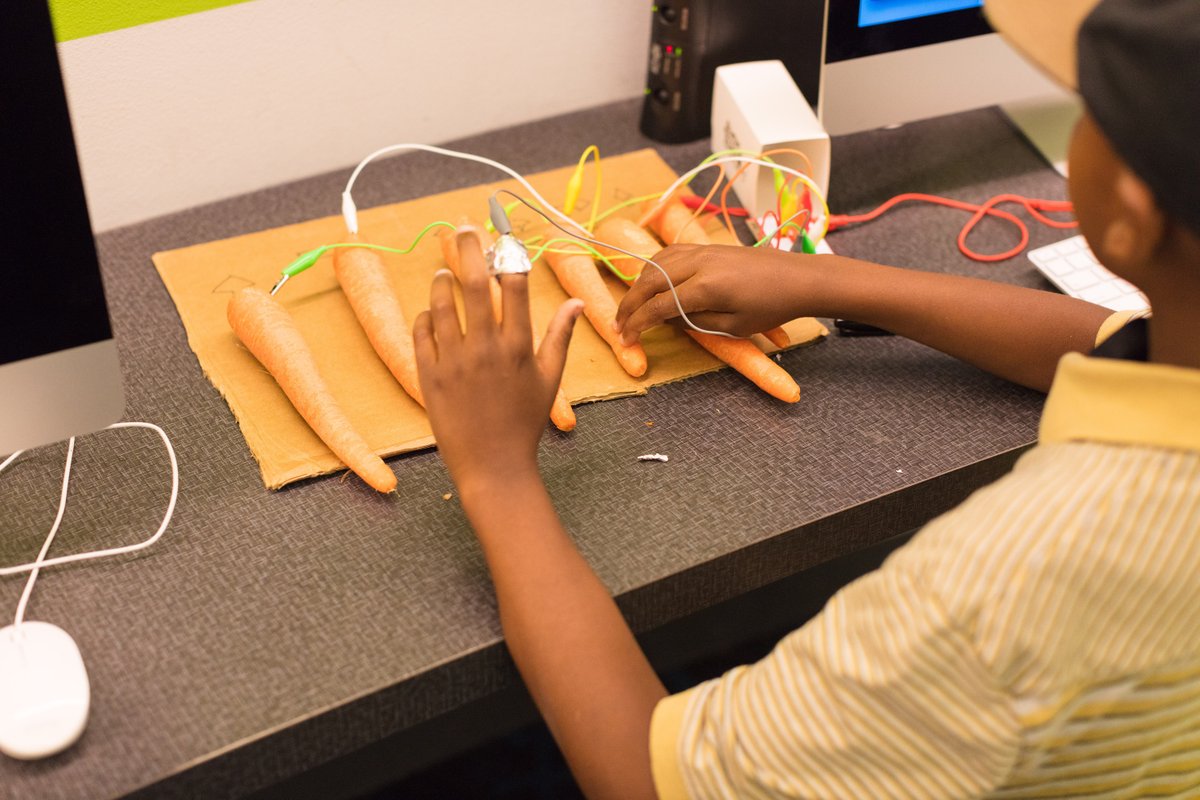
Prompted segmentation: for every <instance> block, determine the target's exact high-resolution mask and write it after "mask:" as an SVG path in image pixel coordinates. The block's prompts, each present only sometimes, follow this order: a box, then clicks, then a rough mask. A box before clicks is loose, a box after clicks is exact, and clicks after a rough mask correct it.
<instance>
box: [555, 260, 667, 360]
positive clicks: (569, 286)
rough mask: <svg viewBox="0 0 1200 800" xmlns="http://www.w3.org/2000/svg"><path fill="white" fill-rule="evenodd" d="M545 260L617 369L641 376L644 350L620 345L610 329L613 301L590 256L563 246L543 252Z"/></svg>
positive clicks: (636, 346) (614, 310)
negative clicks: (608, 349) (612, 356)
mask: <svg viewBox="0 0 1200 800" xmlns="http://www.w3.org/2000/svg"><path fill="white" fill-rule="evenodd" d="M555 250H558V251H561V252H554V251H555ZM546 259H547V261H549V262H550V268H551V269H552V270H554V275H555V276H556V277H557V278H558V282H559V283H560V284H561V285H562V287H563V289H564V290H565V291H566V293H567V294H569V295H571V297H577V298H579V299H580V300H582V301H583V313H584V314H586V315H587V318H588V322H590V323H592V327H593V328H595V329H596V333H598V334H600V336H601V338H603V339H604V341H606V342H608V346H609V347H611V348H612V351H613V353H614V354H615V355H616V357H617V361H618V362H619V363H620V364H621V367H622V368H623V369H624V370H625V371H626V372H628V373H629V374H630V375H632V376H633V377H635V378H640V377H641V376H642V375H645V374H646V351H645V350H643V349H642V346H641V345H640V344H634V345H624V344H622V343H621V337H620V336H618V335H617V334H616V332H614V331H613V329H612V323H613V320H614V319H615V318H616V316H617V301H616V300H614V299H613V296H612V294H611V293H610V292H609V291H608V286H607V285H605V283H604V278H603V277H601V275H600V271H599V270H598V269H597V268H596V262H595V261H593V260H592V257H591V255H590V254H588V252H587V251H586V250H584V249H583V248H581V247H579V246H578V245H573V244H564V245H562V246H558V247H555V248H553V249H551V250H547V251H546Z"/></svg>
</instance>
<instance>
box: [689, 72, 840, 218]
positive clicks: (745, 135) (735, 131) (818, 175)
mask: <svg viewBox="0 0 1200 800" xmlns="http://www.w3.org/2000/svg"><path fill="white" fill-rule="evenodd" d="M712 148H713V152H714V153H716V152H720V151H722V150H732V149H740V150H749V151H751V152H754V153H762V152H765V151H768V150H773V149H775V148H788V149H791V150H799V151H800V152H802V153H804V154H805V155H806V156H808V158H809V160H811V161H812V172H811V173H808V170H807V165H806V164H805V163H804V160H803V159H801V158H800V157H799V156H796V155H792V154H780V155H778V156H771V159H772V160H773V161H777V162H779V163H780V164H781V165H783V166H785V167H790V168H792V169H794V170H797V171H799V172H804V173H806V174H808V175H809V177H810V178H812V180H813V182H814V183H815V184H817V186H818V187H820V189H821V193H822V194H825V193H827V192H828V191H829V134H827V133H826V132H825V129H824V128H823V127H822V126H821V123H820V121H819V120H818V119H817V115H816V114H815V113H813V110H812V108H811V107H810V106H809V104H808V101H807V100H805V99H804V95H803V94H801V92H800V89H799V88H798V87H797V86H796V82H795V81H793V80H792V76H791V75H790V74H788V71H787V67H785V66H784V65H783V62H782V61H747V62H745V63H741V64H726V65H725V66H722V67H717V72H716V79H715V82H714V86H713V103H712ZM726 169H727V174H729V175H732V174H733V173H734V172H736V171H737V169H738V165H737V164H730V165H727V166H726ZM733 189H734V191H735V192H737V196H738V199H739V200H740V201H741V203H742V205H743V206H744V207H745V208H747V209H749V211H750V213H751V214H753V215H754V217H755V219H759V218H761V217H762V215H763V214H764V213H766V212H767V211H769V210H774V209H775V207H776V198H777V192H776V190H775V179H774V174H773V173H772V171H771V170H769V169H766V168H763V167H758V166H750V167H748V168H747V169H746V171H745V172H744V173H742V176H741V177H740V178H738V180H737V181H736V182H735V183H734V185H733Z"/></svg>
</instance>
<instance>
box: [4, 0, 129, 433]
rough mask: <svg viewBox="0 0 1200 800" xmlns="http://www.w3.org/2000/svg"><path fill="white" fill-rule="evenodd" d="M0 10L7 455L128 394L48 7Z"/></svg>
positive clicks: (91, 418) (80, 426) (118, 405)
mask: <svg viewBox="0 0 1200 800" xmlns="http://www.w3.org/2000/svg"><path fill="white" fill-rule="evenodd" d="M0 17H2V19H0V52H3V53H4V56H5V61H4V64H5V66H4V77H3V78H2V79H0V196H3V198H4V200H3V211H2V212H0V242H2V246H3V249H4V252H3V256H2V257H0V282H2V283H0V286H2V287H3V288H2V289H0V454H4V453H9V452H12V451H14V450H19V449H24V448H26V447H34V446H37V445H39V444H45V443H49V442H52V441H55V440H57V439H64V438H66V437H68V436H72V435H75V434H80V433H87V432H89V431H91V430H95V429H97V428H99V427H101V426H103V425H106V424H108V423H111V422H114V421H115V420H116V419H118V418H119V417H120V414H121V410H122V407H123V398H122V386H121V374H120V369H119V366H118V362H117V350H116V345H115V343H114V342H113V339H112V330H111V327H110V325H109V318H108V309H107V305H106V303H105V297H104V289H103V285H102V282H101V278H100V265H99V262H98V259H97V256H96V245H95V240H94V239H93V238H92V229H91V225H90V223H89V219H88V210H87V203H86V201H85V198H84V193H83V181H82V178H81V176H80V171H79V163H78V161H77V160H76V155H75V139H74V135H73V133H72V130H71V119H70V116H69V113H68V110H67V99H66V92H65V90H64V87H63V80H62V76H61V74H60V72H59V65H58V53H57V50H56V46H55V41H54V31H53V27H52V25H51V21H50V13H49V9H48V7H47V4H46V3H45V2H39V1H38V0H29V1H28V2H27V1H26V0H22V2H17V3H9V4H6V6H5V9H4V11H3V12H2V14H0Z"/></svg>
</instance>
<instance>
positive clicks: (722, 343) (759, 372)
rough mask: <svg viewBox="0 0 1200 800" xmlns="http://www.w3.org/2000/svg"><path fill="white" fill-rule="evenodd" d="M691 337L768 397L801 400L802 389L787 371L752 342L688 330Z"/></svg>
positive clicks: (788, 400)
mask: <svg viewBox="0 0 1200 800" xmlns="http://www.w3.org/2000/svg"><path fill="white" fill-rule="evenodd" d="M687 333H688V336H691V337H692V338H693V339H695V340H696V343H697V344H699V345H700V346H701V347H703V348H704V349H705V350H707V351H708V352H710V353H712V354H713V355H714V356H716V357H717V358H719V359H721V360H722V361H724V362H725V363H726V364H728V365H729V366H731V367H733V368H734V369H735V370H737V371H738V372H740V373H742V374H743V375H745V376H746V377H747V378H749V379H750V380H751V382H752V383H753V384H754V385H755V386H757V387H758V388H760V389H762V390H763V391H764V392H766V393H767V394H769V395H771V396H772V397H775V398H777V399H779V400H782V401H783V402H785V403H795V402H796V401H798V400H799V399H800V385H799V384H798V383H796V381H795V380H794V379H793V378H792V376H791V375H789V374H788V372H787V370H785V369H784V368H783V367H781V366H779V365H778V364H776V363H775V362H774V361H773V360H772V359H771V357H770V356H768V355H767V354H766V353H764V352H763V351H762V350H759V349H758V345H756V344H754V342H752V341H750V340H749V339H730V338H729V337H727V336H714V335H712V334H711V333H700V332H698V331H693V330H688V332H687Z"/></svg>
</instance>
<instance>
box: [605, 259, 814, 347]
mask: <svg viewBox="0 0 1200 800" xmlns="http://www.w3.org/2000/svg"><path fill="white" fill-rule="evenodd" d="M804 258H806V257H802V256H797V255H795V254H791V253H781V252H780V251H778V250H773V249H752V248H748V247H732V246H728V245H691V244H676V245H671V246H670V247H667V248H666V249H665V250H663V251H662V252H660V253H659V254H658V255H657V256H655V257H654V260H655V261H656V262H657V263H658V264H659V265H660V266H662V268H663V269H665V270H666V271H667V273H668V274H669V275H670V276H671V282H672V283H674V284H675V289H676V291H677V292H678V293H679V302H680V303H682V305H683V310H684V311H685V312H687V315H688V318H689V319H691V320H692V321H693V322H695V323H696V324H697V325H699V326H700V327H702V328H709V329H711V330H718V331H725V332H727V333H732V334H734V335H737V336H749V335H750V334H752V333H758V332H760V331H765V330H769V329H770V328H774V327H775V326H777V325H782V324H783V323H785V322H787V321H789V320H792V319H795V318H796V317H799V316H806V315H805V314H803V313H800V312H799V310H798V309H797V297H798V296H799V297H802V296H803V295H802V294H801V293H800V291H798V286H799V281H800V280H801V279H802V278H803V277H804V276H805V274H806V273H807V270H805V269H804V268H803V267H802V266H801V264H802V259H804ZM678 316H679V309H678V308H677V307H676V306H675V297H674V296H673V295H672V293H671V290H670V288H669V287H668V286H667V281H666V279H665V278H664V277H663V274H662V273H661V272H659V271H658V270H657V269H655V268H654V267H652V266H650V265H647V266H646V267H645V268H644V269H643V270H642V274H641V276H640V277H639V278H638V279H637V281H635V282H634V284H633V286H632V287H630V289H629V291H628V292H627V293H626V294H625V297H624V298H623V299H622V300H621V304H620V306H619V307H618V308H617V317H616V326H617V331H618V332H621V333H622V339H623V340H624V342H625V343H626V344H633V343H634V342H636V341H637V340H638V338H639V337H640V336H641V334H642V331H644V330H646V329H647V328H652V327H654V326H655V325H660V324H662V323H664V322H666V321H668V320H671V319H674V318H676V317H678Z"/></svg>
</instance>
